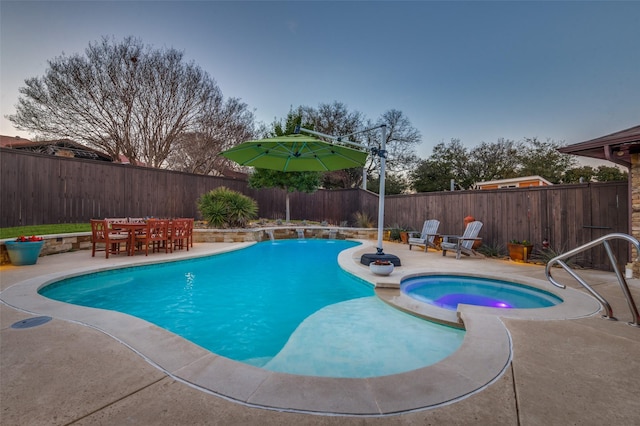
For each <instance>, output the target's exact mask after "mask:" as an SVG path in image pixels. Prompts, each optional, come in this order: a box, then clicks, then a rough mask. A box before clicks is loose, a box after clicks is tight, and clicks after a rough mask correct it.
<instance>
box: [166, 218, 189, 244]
mask: <svg viewBox="0 0 640 426" xmlns="http://www.w3.org/2000/svg"><path fill="white" fill-rule="evenodd" d="M189 228H190V224H189V220H188V219H174V220H172V221H171V225H170V232H169V246H170V247H171V251H173V250H175V249H183V248H185V247H186V248H187V251H189Z"/></svg>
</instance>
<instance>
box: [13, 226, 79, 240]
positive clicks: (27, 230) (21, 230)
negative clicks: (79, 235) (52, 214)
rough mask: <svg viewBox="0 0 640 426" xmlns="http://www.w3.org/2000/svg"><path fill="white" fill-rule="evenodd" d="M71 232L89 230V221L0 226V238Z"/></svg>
mask: <svg viewBox="0 0 640 426" xmlns="http://www.w3.org/2000/svg"><path fill="white" fill-rule="evenodd" d="M72 232H91V224H90V223H57V224H54V225H34V226H16V227H13V228H0V239H4V238H17V237H19V236H21V235H24V236H25V237H26V236H31V235H37V236H40V237H41V236H43V235H49V234H68V233H72Z"/></svg>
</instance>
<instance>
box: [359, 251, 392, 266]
mask: <svg viewBox="0 0 640 426" xmlns="http://www.w3.org/2000/svg"><path fill="white" fill-rule="evenodd" d="M376 260H388V261H389V262H391V263H393V266H401V265H400V258H399V257H398V256H395V255H393V254H384V253H382V254H378V253H367V254H363V255H362V257H361V258H360V263H362V264H363V265H369V264H370V263H371V262H375V261H376Z"/></svg>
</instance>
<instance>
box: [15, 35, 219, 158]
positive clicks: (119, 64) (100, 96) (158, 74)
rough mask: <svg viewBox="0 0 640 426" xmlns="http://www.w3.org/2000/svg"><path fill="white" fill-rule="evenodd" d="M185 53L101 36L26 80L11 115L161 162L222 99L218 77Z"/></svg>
mask: <svg viewBox="0 0 640 426" xmlns="http://www.w3.org/2000/svg"><path fill="white" fill-rule="evenodd" d="M183 56H184V55H183V53H182V52H180V51H177V50H175V49H172V48H171V49H164V50H153V49H152V48H151V47H149V46H144V45H143V44H142V42H141V41H140V40H138V39H134V38H132V37H127V38H125V39H124V40H123V41H121V42H116V41H112V40H110V39H108V38H106V37H104V38H103V39H102V41H101V42H96V43H90V44H89V47H88V48H87V49H86V51H85V55H84V56H81V55H79V54H76V55H73V56H64V55H63V56H60V57H57V58H55V59H53V60H50V61H49V62H48V65H49V68H48V69H47V70H46V72H45V76H44V77H42V78H30V79H27V80H25V84H26V86H25V87H22V88H20V93H21V95H22V96H21V97H20V98H19V99H18V104H17V106H16V114H15V115H12V116H10V117H8V118H9V120H11V121H12V122H13V123H14V124H15V125H16V127H17V128H19V129H21V130H29V131H32V132H35V133H36V134H38V135H40V136H41V137H56V138H70V139H73V140H76V141H78V142H81V143H84V144H86V145H89V146H92V147H94V148H97V149H100V150H103V151H105V152H106V153H107V154H109V155H110V156H111V157H112V158H114V159H118V158H119V157H120V154H124V155H125V156H126V157H127V158H128V159H129V160H130V161H131V162H132V163H138V162H142V163H145V164H147V165H149V166H152V167H161V166H163V165H164V163H165V161H166V160H167V158H168V157H169V156H170V155H171V153H172V151H173V150H174V149H175V147H176V144H177V143H178V142H179V141H180V140H181V138H183V139H182V140H183V141H184V138H185V135H187V134H189V133H200V132H201V131H202V127H203V125H204V123H206V122H207V118H208V114H209V115H210V114H211V111H216V108H220V106H221V105H224V104H223V101H222V93H221V92H220V89H219V88H218V86H217V85H216V83H215V81H214V80H213V79H211V78H210V77H209V75H208V74H207V73H205V72H204V71H203V70H202V69H201V68H199V67H198V66H196V65H194V64H193V63H185V62H184V60H183ZM209 118H211V117H209Z"/></svg>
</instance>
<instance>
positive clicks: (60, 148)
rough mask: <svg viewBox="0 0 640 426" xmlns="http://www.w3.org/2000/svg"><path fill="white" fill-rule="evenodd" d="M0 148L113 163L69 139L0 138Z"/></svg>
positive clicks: (106, 157)
mask: <svg viewBox="0 0 640 426" xmlns="http://www.w3.org/2000/svg"><path fill="white" fill-rule="evenodd" d="M0 146H1V147H3V148H13V149H20V150H24V151H31V152H39V153H42V154H49V155H61V156H62V155H64V154H67V155H68V156H70V157H74V158H86V159H90V160H98V161H109V162H111V161H113V160H112V158H111V157H110V156H109V155H107V154H105V153H103V152H100V151H96V150H95V149H92V148H89V147H86V146H84V145H82V144H79V143H77V142H74V141H72V140H69V139H58V140H52V141H37V142H33V141H30V140H29V139H24V138H21V137H17V136H16V137H12V136H0Z"/></svg>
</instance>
